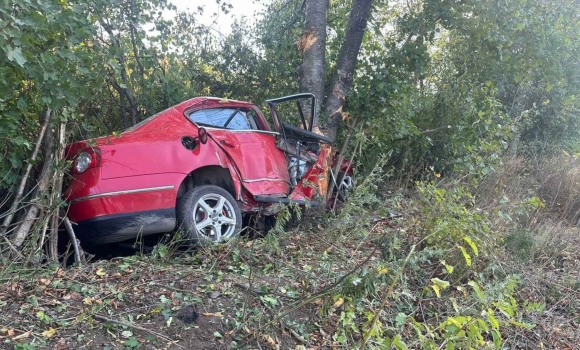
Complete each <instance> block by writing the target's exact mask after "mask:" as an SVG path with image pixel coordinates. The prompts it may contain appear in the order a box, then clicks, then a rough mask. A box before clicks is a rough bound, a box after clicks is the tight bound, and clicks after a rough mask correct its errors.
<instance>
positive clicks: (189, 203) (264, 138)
mask: <svg viewBox="0 0 580 350" xmlns="http://www.w3.org/2000/svg"><path fill="white" fill-rule="evenodd" d="M267 103H268V106H269V107H270V111H271V117H272V120H273V124H274V129H272V128H271V127H270V125H268V123H267V121H266V119H265V118H264V116H263V115H262V112H261V111H260V109H259V108H258V107H256V106H255V105H253V104H251V103H248V102H242V101H234V100H227V99H219V98H213V97H196V98H193V99H191V100H188V101H185V102H182V103H180V104H178V105H176V106H174V107H171V108H169V109H167V110H165V111H163V112H160V113H158V114H156V115H154V116H152V117H150V118H148V119H146V120H144V121H142V122H141V123H139V124H137V125H135V126H133V127H132V128H130V129H128V130H126V131H124V132H123V133H121V134H120V135H112V136H105V137H100V138H97V139H95V140H87V141H80V142H76V143H73V144H71V145H69V146H68V147H67V151H66V154H67V159H69V160H71V161H72V162H73V166H72V181H71V183H70V186H69V187H68V189H67V190H66V191H65V197H66V198H67V201H68V202H69V203H70V207H69V211H68V217H69V219H70V220H71V221H73V222H75V223H76V226H75V232H76V234H77V236H78V238H79V239H80V240H81V242H83V244H87V243H88V244H104V243H112V242H119V241H124V240H127V239H134V238H136V237H138V236H143V235H148V234H154V233H161V232H170V231H173V230H175V229H176V228H181V229H182V230H183V231H184V232H185V233H187V234H188V235H189V236H190V237H191V238H192V239H193V240H195V241H198V242H199V243H208V242H212V241H213V242H219V241H222V240H224V239H227V238H231V237H234V236H236V235H237V234H238V233H239V232H240V228H241V225H242V215H246V214H249V213H255V212H261V213H262V214H264V215H273V214H276V213H277V212H278V211H279V210H280V208H281V206H280V205H279V204H285V203H290V202H294V203H298V204H305V203H306V202H310V204H312V205H316V204H317V203H315V202H312V201H311V199H312V198H313V196H314V195H315V194H316V193H317V191H318V188H317V182H318V177H319V176H320V174H322V173H323V172H324V171H325V170H324V169H328V165H329V164H330V161H331V159H329V155H328V154H327V152H328V151H327V150H326V148H324V147H321V143H327V144H330V143H331V140H330V139H328V138H326V137H324V136H321V135H318V134H315V133H313V132H312V131H311V129H309V128H308V126H309V125H312V115H313V113H314V108H313V107H314V104H315V97H314V95H312V94H298V95H293V96H287V97H283V98H279V99H273V100H268V101H267ZM308 104H309V105H310V107H311V110H310V111H309V112H310V113H309V115H310V116H311V117H310V120H309V121H308V122H307V120H306V119H305V115H304V113H303V105H308ZM290 106H292V108H293V109H294V112H295V117H296V118H295V119H300V122H301V124H302V126H303V128H298V127H295V126H293V125H291V124H288V123H284V122H282V121H281V120H280V119H281V113H280V111H284V112H286V111H287V110H289V108H288V107H290ZM298 117H299V118H298ZM327 162H328V163H329V164H327ZM342 171H343V172H344V173H345V174H346V175H350V171H351V166H350V164H348V162H344V164H342ZM343 182H344V184H345V186H346V187H345V189H348V187H349V185H350V184H351V179H350V177H349V176H346V178H345V179H344V180H343Z"/></svg>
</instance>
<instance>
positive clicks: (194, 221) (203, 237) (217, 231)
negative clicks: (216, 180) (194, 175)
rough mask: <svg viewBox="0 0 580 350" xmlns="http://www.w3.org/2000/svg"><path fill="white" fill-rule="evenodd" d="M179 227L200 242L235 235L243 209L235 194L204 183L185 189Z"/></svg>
mask: <svg viewBox="0 0 580 350" xmlns="http://www.w3.org/2000/svg"><path fill="white" fill-rule="evenodd" d="M177 220H178V224H179V227H180V228H181V229H182V230H183V231H184V232H185V233H186V234H188V235H189V237H190V238H191V239H192V240H193V241H194V242H196V243H198V244H200V245H207V244H211V243H218V242H223V241H224V240H227V239H230V238H233V237H236V236H238V235H239V233H240V229H241V227H242V213H241V211H240V208H239V207H238V204H237V203H236V200H235V199H234V197H232V195H231V194H230V193H229V192H228V191H226V190H224V189H223V188H221V187H218V186H213V185H204V186H199V187H196V188H194V189H193V190H191V191H189V192H186V193H185V194H184V195H183V196H182V197H181V198H180V199H179V201H178V203H177Z"/></svg>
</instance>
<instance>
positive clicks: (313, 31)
mask: <svg viewBox="0 0 580 350" xmlns="http://www.w3.org/2000/svg"><path fill="white" fill-rule="evenodd" d="M304 5H305V6H304V12H305V23H304V30H303V32H302V37H301V38H300V39H299V40H298V42H297V43H296V44H297V45H298V51H299V52H300V53H301V54H302V65H300V67H298V78H299V84H300V92H311V93H313V94H314V95H316V98H317V103H316V106H315V108H314V122H313V125H318V118H319V115H320V111H321V110H322V105H323V104H324V99H325V96H324V86H325V70H326V16H327V11H328V0H305V1H304Z"/></svg>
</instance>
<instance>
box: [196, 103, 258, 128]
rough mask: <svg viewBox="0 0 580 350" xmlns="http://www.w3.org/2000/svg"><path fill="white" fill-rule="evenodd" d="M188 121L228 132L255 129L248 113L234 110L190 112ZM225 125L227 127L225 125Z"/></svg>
mask: <svg viewBox="0 0 580 350" xmlns="http://www.w3.org/2000/svg"><path fill="white" fill-rule="evenodd" d="M189 119H190V120H191V121H192V122H194V123H196V124H198V125H201V126H209V127H214V128H220V129H224V128H225V129H229V130H253V129H257V127H256V121H255V120H254V117H253V116H252V114H251V113H249V111H247V110H245V109H240V108H238V109H236V108H207V109H200V110H197V111H194V112H192V113H191V114H190V115H189ZM226 124H227V125H226Z"/></svg>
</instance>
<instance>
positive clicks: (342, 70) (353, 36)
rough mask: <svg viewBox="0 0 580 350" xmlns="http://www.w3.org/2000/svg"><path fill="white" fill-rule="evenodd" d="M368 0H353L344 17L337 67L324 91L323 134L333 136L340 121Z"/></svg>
mask: <svg viewBox="0 0 580 350" xmlns="http://www.w3.org/2000/svg"><path fill="white" fill-rule="evenodd" d="M372 2H373V1H372V0H355V1H354V3H353V6H352V10H351V12H350V18H349V20H348V28H347V30H346V36H345V37H344V42H343V43H342V46H341V47H340V53H339V56H338V63H337V65H336V66H337V70H336V73H335V74H334V76H333V78H332V82H331V84H330V87H329V91H328V94H327V95H328V98H327V100H326V107H325V113H324V115H325V116H327V117H328V121H327V123H326V124H325V125H323V129H324V131H323V132H324V134H325V135H326V136H328V137H330V138H331V139H333V140H334V139H336V133H337V130H338V125H339V124H340V122H341V120H342V109H343V107H344V103H345V100H346V96H347V95H348V92H349V90H350V88H351V86H352V81H353V75H354V70H355V67H356V63H357V57H358V53H359V51H360V47H361V45H362V40H363V36H364V33H365V31H366V27H367V21H368V19H369V17H370V14H371V6H372Z"/></svg>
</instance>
